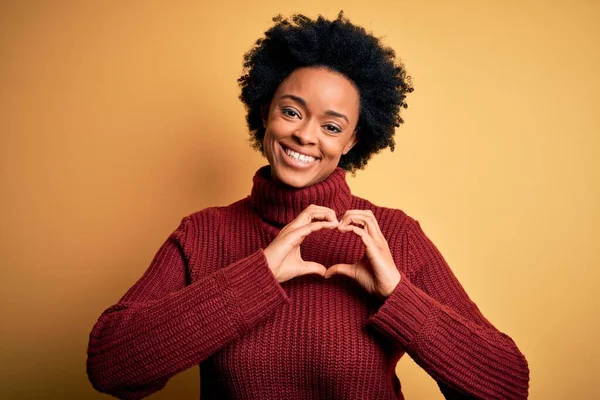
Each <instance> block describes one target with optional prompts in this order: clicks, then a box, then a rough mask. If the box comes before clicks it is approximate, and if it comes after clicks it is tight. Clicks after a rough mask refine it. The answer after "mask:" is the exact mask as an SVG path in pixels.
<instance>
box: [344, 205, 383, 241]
mask: <svg viewBox="0 0 600 400" xmlns="http://www.w3.org/2000/svg"><path fill="white" fill-rule="evenodd" d="M350 224H355V225H359V226H362V227H363V229H365V230H366V231H367V232H368V233H369V234H370V235H371V236H372V237H373V239H375V240H376V241H377V242H379V243H382V242H385V243H387V240H386V239H385V236H383V233H382V232H381V228H380V227H379V223H378V222H377V219H376V218H375V215H373V212H372V211H371V210H348V211H346V213H345V214H344V216H343V217H342V220H341V221H340V226H347V225H350Z"/></svg>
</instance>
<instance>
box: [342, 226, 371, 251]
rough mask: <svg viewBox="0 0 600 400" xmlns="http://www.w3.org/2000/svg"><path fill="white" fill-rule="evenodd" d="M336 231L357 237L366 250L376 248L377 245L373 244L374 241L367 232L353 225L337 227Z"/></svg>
mask: <svg viewBox="0 0 600 400" xmlns="http://www.w3.org/2000/svg"><path fill="white" fill-rule="evenodd" d="M338 230H339V231H340V232H344V233H345V232H352V233H354V234H356V235H358V236H359V237H360V238H361V239H362V242H363V243H364V245H365V246H366V247H367V248H372V249H374V248H377V244H376V243H375V240H374V239H373V238H372V237H371V235H370V234H369V232H367V231H366V230H364V229H362V228H359V227H358V226H354V225H345V226H341V225H340V226H339V227H338Z"/></svg>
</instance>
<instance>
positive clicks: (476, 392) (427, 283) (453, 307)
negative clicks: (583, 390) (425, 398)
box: [369, 221, 529, 399]
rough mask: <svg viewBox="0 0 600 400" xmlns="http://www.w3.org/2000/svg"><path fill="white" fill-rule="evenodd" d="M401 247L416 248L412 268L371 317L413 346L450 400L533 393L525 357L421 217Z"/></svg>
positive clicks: (403, 344)
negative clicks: (478, 301) (471, 292)
mask: <svg viewBox="0 0 600 400" xmlns="http://www.w3.org/2000/svg"><path fill="white" fill-rule="evenodd" d="M401 247H403V250H399V249H400V248H401ZM397 251H403V252H406V251H408V252H409V254H408V257H407V258H405V259H406V260H407V261H408V263H409V265H408V266H407V271H408V272H409V273H408V274H403V276H402V279H401V281H400V283H399V284H398V286H397V287H396V289H395V290H394V292H393V293H392V294H391V295H390V296H389V297H388V298H387V299H386V301H385V302H384V304H383V305H382V306H381V307H380V309H379V310H378V311H377V312H376V313H375V314H374V315H373V316H372V317H371V318H370V320H369V323H370V324H371V325H372V326H373V327H374V328H375V329H376V330H378V331H380V332H382V333H383V334H384V335H386V336H387V337H388V338H389V339H390V340H391V341H392V342H393V343H395V344H396V345H397V346H399V347H401V348H403V349H406V351H407V352H408V354H409V355H410V356H411V357H412V358H413V359H414V360H415V362H416V363H417V364H419V365H420V366H421V367H422V368H423V369H425V371H427V372H428V373H429V375H431V376H432V377H433V378H434V379H435V380H436V381H437V383H438V385H439V386H440V389H441V391H442V393H443V394H444V396H445V397H446V398H448V399H459V398H473V397H475V398H482V399H525V398H527V393H528V387H529V368H528V365H527V361H526V359H525V357H524V356H523V354H522V353H521V352H520V351H519V349H518V348H517V346H516V345H515V343H514V342H513V340H512V339H511V338H510V337H508V336H507V335H505V334H504V333H501V332H499V331H498V330H497V329H496V328H495V327H494V326H493V325H492V324H491V323H490V322H489V321H488V320H487V319H486V318H485V317H484V316H483V315H482V314H481V312H480V311H479V309H478V308H477V306H476V305H475V303H473V302H472V301H471V300H470V299H469V297H468V295H467V294H466V292H465V291H464V289H463V288H462V286H461V285H460V283H459V282H458V280H457V279H456V277H455V276H454V274H453V273H452V271H451V270H450V267H449V266H448V264H447V263H446V261H445V260H444V258H443V257H442V255H441V254H440V252H439V251H438V250H437V248H436V247H435V246H434V244H433V243H432V242H431V241H430V240H429V238H428V237H427V236H426V235H425V234H424V233H423V231H422V230H421V227H420V226H419V224H418V222H416V221H411V222H410V223H409V227H408V228H407V230H406V233H405V235H404V238H403V244H402V246H398V250H397ZM406 275H410V279H409V278H408V277H407V276H406Z"/></svg>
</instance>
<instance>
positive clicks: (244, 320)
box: [222, 250, 288, 332]
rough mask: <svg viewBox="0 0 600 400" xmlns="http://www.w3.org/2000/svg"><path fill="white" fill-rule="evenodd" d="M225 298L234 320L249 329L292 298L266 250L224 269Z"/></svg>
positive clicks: (240, 326)
mask: <svg viewBox="0 0 600 400" xmlns="http://www.w3.org/2000/svg"><path fill="white" fill-rule="evenodd" d="M222 277H223V279H224V280H225V281H226V282H227V284H225V285H223V288H224V290H223V292H222V297H223V300H224V303H225V304H226V305H227V308H228V311H229V312H230V313H231V314H230V315H231V317H232V319H233V321H234V323H235V324H236V325H237V326H238V328H239V329H240V331H241V332H245V331H247V330H248V329H250V328H251V327H253V326H254V325H255V324H257V323H258V322H260V321H262V320H263V319H265V318H267V317H268V316H269V315H271V314H272V313H273V312H274V311H275V309H276V308H277V307H278V306H280V305H281V304H282V303H284V302H287V301H288V297H287V295H286V293H285V291H284V290H283V288H282V287H281V285H280V284H279V282H277V279H275V276H274V275H273V273H272V272H271V270H270V269H269V266H268V264H267V260H266V258H265V256H264V253H263V251H262V250H258V251H256V252H254V253H252V254H251V255H249V256H248V257H245V258H243V259H241V260H239V261H236V262H234V263H233V264H231V265H229V266H228V267H226V268H224V269H223V274H222Z"/></svg>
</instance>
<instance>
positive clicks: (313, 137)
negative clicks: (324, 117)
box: [292, 121, 318, 145]
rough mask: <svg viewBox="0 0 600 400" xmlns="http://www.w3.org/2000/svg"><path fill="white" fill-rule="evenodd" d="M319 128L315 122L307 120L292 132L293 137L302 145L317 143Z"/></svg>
mask: <svg viewBox="0 0 600 400" xmlns="http://www.w3.org/2000/svg"><path fill="white" fill-rule="evenodd" d="M317 130H318V127H317V126H315V124H313V123H312V122H311V121H306V123H304V124H302V125H301V126H299V127H298V129H296V130H295V131H294V132H293V133H292V137H293V138H294V140H295V141H296V142H298V144H301V145H308V144H315V143H316V142H317V133H318V131H317Z"/></svg>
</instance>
